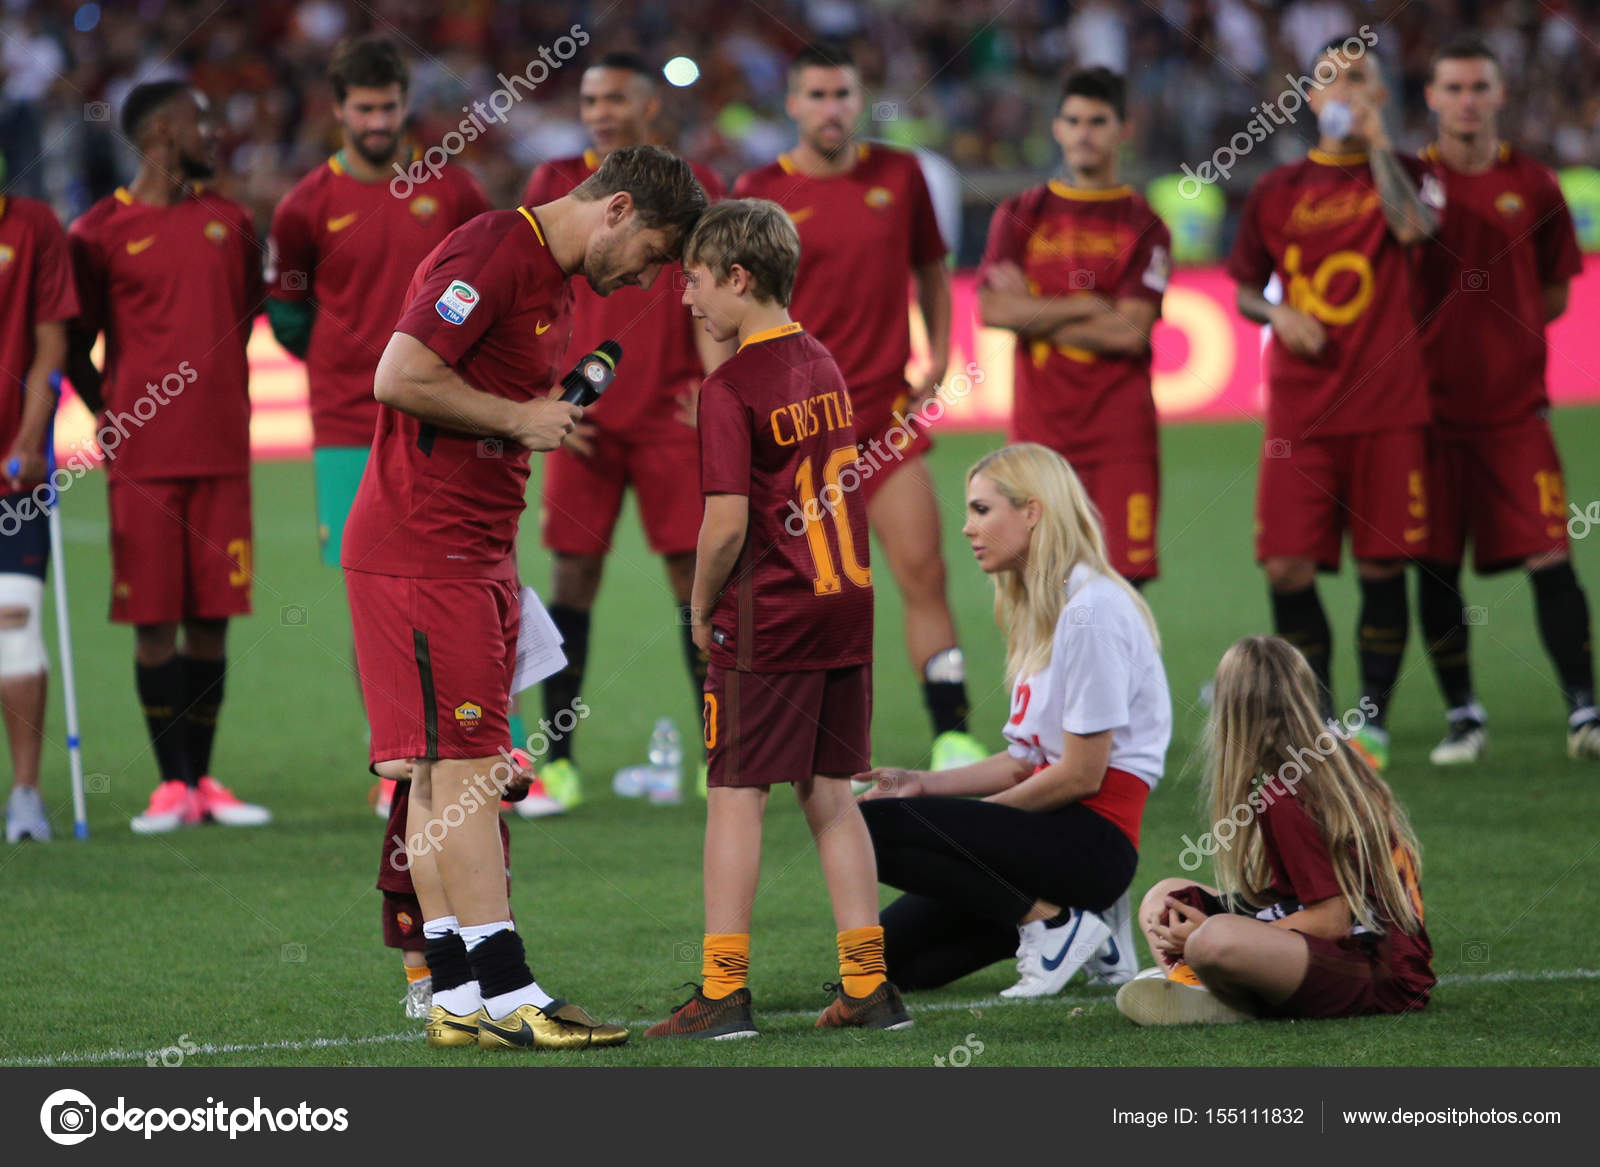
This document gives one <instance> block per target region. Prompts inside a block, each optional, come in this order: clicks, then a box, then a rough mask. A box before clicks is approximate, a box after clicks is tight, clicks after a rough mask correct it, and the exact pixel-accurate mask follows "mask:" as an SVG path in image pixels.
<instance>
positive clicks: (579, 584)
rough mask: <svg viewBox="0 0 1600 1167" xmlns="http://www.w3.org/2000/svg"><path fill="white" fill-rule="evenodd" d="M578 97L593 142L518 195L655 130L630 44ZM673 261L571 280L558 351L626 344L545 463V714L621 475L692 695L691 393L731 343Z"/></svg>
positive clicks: (595, 572) (567, 777)
mask: <svg viewBox="0 0 1600 1167" xmlns="http://www.w3.org/2000/svg"><path fill="white" fill-rule="evenodd" d="M578 108H579V114H580V116H581V117H582V118H583V124H584V126H585V128H587V129H588V131H589V136H590V139H591V140H592V141H593V143H594V145H593V147H592V148H591V149H588V150H585V151H584V152H583V153H582V154H580V155H577V156H576V157H572V158H557V159H553V160H552V161H549V162H546V163H543V164H542V165H540V166H539V168H538V169H536V170H535V171H534V172H533V174H532V176H531V177H529V179H528V186H527V189H526V190H525V191H524V192H523V195H522V201H523V203H524V204H525V205H527V206H537V205H538V204H540V203H545V202H549V201H551V200H552V199H557V198H560V197H561V196H562V195H564V194H566V193H568V192H569V191H571V190H572V188H573V187H575V186H577V185H578V184H579V183H581V182H583V181H584V180H585V179H586V178H588V177H589V175H591V174H593V173H594V172H595V170H596V169H598V168H599V166H600V164H601V162H602V161H603V160H604V159H605V158H606V156H607V155H608V154H610V153H611V151H613V150H617V149H621V148H625V147H628V146H639V145H644V144H645V143H647V142H649V141H651V140H652V139H653V138H654V137H655V132H654V127H655V123H656V119H657V118H658V117H659V116H660V113H661V98H660V96H659V95H658V93H657V89H656V81H655V74H654V72H653V70H651V68H650V67H649V66H648V65H646V64H645V63H644V61H643V60H642V59H640V58H639V57H637V56H635V55H634V54H632V53H607V54H606V55H605V56H603V57H601V58H600V60H599V61H598V62H597V63H595V64H594V65H591V66H590V67H589V68H588V69H585V70H584V73H583V79H582V81H581V82H580V87H579V96H578ZM689 166H690V168H691V169H692V170H693V171H694V174H695V177H696V178H697V179H698V180H699V182H700V185H701V187H702V188H704V190H705V192H706V197H707V198H708V199H710V200H712V201H715V200H716V199H718V198H721V197H722V183H721V181H720V180H719V179H718V178H717V176H716V175H715V174H714V173H713V172H712V171H710V170H708V169H706V168H705V167H703V166H698V165H696V164H695V163H693V162H691V163H690V164H689ZM678 272H679V269H678V266H677V265H676V264H673V265H672V266H671V267H670V268H668V269H667V270H666V271H664V272H663V273H662V274H661V278H660V279H658V280H657V281H656V282H655V284H654V285H653V286H652V287H651V288H650V289H649V290H647V291H643V290H635V289H625V290H623V291H621V292H618V293H617V294H616V295H613V296H599V295H596V294H595V293H594V291H593V290H592V289H590V288H587V287H585V286H583V285H582V284H581V283H580V284H577V285H574V287H573V309H572V312H573V325H572V344H571V346H570V348H569V349H568V359H569V360H577V359H578V358H580V357H582V356H583V354H585V353H588V352H592V351H593V350H594V348H595V346H596V345H598V344H599V343H600V342H601V341H603V340H615V341H617V342H619V343H620V344H621V345H622V349H623V352H625V353H626V354H627V358H626V360H625V361H624V362H623V364H622V366H621V367H620V368H619V369H618V370H617V376H616V379H615V380H614V381H612V383H611V385H610V386H609V387H608V388H607V389H606V392H605V396H603V397H602V398H601V399H600V400H599V401H598V402H596V403H595V404H594V405H593V406H592V407H591V408H589V409H587V410H585V411H584V415H583V421H582V422H581V423H579V424H578V425H577V426H576V427H575V428H574V430H573V433H572V435H571V436H570V437H568V439H567V440H566V442H564V443H563V444H562V445H561V447H560V448H559V449H557V450H556V451H554V452H553V453H552V454H551V455H550V457H549V459H548V460H547V461H546V463H545V475H544V495H543V499H542V500H541V501H542V505H543V511H542V513H541V523H540V530H541V534H542V536H543V539H544V545H545V547H546V548H548V549H549V550H550V552H551V553H552V557H553V560H554V566H553V574H554V578H553V580H552V581H551V597H550V601H551V602H550V617H551V619H553V620H554V621H555V623H556V627H557V628H559V629H560V630H561V634H562V637H563V644H562V648H563V650H564V651H565V652H566V654H567V665H566V668H564V669H562V670H561V672H559V673H557V674H556V675H555V676H553V677H550V678H549V679H548V680H546V681H545V683H544V713H545V716H546V717H547V718H554V717H555V716H556V714H558V713H559V712H560V711H561V710H563V709H567V708H570V707H571V705H572V702H573V701H574V699H576V698H577V696H578V693H579V690H580V689H581V688H582V686H583V673H584V668H585V665H586V663H587V661H588V656H589V613H590V611H591V610H592V609H593V607H594V602H595V596H596V595H597V594H598V593H599V591H600V577H601V573H602V572H603V571H604V569H605V562H606V555H607V553H608V552H609V551H610V550H611V533H612V531H613V530H614V529H615V528H616V525H617V516H618V515H619V514H620V513H621V511H622V497H623V494H624V493H625V492H626V491H627V489H628V487H629V486H630V485H631V486H632V487H633V488H634V490H635V492H636V493H637V496H638V500H639V517H640V518H641V519H642V520H643V522H644V529H645V535H646V537H647V538H648V539H649V541H650V547H651V550H653V551H655V552H656V553H658V554H659V555H661V556H662V557H663V558H664V559H665V560H666V565H667V579H668V582H669V585H670V586H671V589H672V596H673V602H674V603H676V604H677V605H678V613H679V615H678V624H679V626H680V628H681V631H682V634H683V650H684V654H685V657H686V659H687V661H688V665H689V679H690V682H691V683H692V685H693V686H694V693H695V700H696V701H698V700H699V699H700V691H701V689H702V688H703V686H704V683H705V676H706V670H705V657H704V654H702V653H701V652H700V650H699V649H697V648H695V646H694V642H693V640H692V639H691V638H690V629H689V621H688V619H687V618H686V617H687V615H688V610H689V587H690V585H691V584H692V583H693V582H694V547H695V539H696V537H697V536H698V534H699V531H700V510H701V503H700V490H699V483H698V475H699V446H698V443H697V441H696V437H695V431H694V393H695V389H696V387H697V386H698V385H699V382H700V378H701V377H702V376H703V375H704V373H705V372H706V371H707V370H709V369H713V368H715V367H716V366H717V365H719V364H721V363H722V361H723V360H725V359H726V358H727V357H728V356H729V355H730V354H731V353H732V349H731V347H730V348H725V347H724V346H721V345H718V344H716V343H715V342H714V341H712V340H711V338H710V337H709V336H708V335H707V334H706V333H705V332H704V331H703V330H700V329H696V328H693V327H692V324H693V321H692V320H690V318H689V316H688V314H687V313H686V312H684V310H683V308H682V306H681V305H680V304H679V303H678V297H679V295H680V294H681V292H682V287H681V280H680V278H679V275H678ZM575 736H576V731H574V732H573V733H568V734H563V735H561V736H560V738H559V740H557V741H555V742H553V743H552V744H551V746H550V752H549V754H548V755H547V760H546V761H545V763H544V764H543V765H542V766H540V768H539V777H540V779H541V780H542V782H543V784H544V788H545V790H546V791H547V792H549V793H550V794H551V795H552V796H553V797H555V798H556V799H558V800H559V801H560V802H561V804H562V805H564V806H567V807H572V806H576V805H577V804H578V803H579V802H580V801H581V800H582V797H583V785H582V779H581V777H580V776H579V772H578V770H577V768H576V766H575V765H574V763H573V761H572V749H573V739H574V737H575ZM536 806H537V803H532V802H528V801H524V802H521V803H519V804H518V805H517V811H518V813H519V814H523V815H525V816H531V814H532V812H533V810H534V809H535V808H536Z"/></svg>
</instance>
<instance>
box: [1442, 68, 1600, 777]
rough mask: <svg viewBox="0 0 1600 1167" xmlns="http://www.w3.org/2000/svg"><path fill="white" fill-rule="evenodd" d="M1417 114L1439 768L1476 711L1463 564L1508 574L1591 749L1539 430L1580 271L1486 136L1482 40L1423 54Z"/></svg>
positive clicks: (1533, 194)
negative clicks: (1557, 325)
mask: <svg viewBox="0 0 1600 1167" xmlns="http://www.w3.org/2000/svg"><path fill="white" fill-rule="evenodd" d="M1427 98H1428V107H1429V108H1430V109H1432V110H1433V112H1434V115H1435V116H1436V117H1437V118H1438V120H1439V136H1438V139H1437V141H1435V142H1434V144H1433V145H1431V146H1429V147H1428V148H1427V149H1426V150H1425V151H1423V159H1424V161H1426V163H1427V164H1428V167H1429V170H1430V172H1431V174H1432V175H1433V178H1434V179H1435V180H1436V181H1437V182H1438V183H1439V184H1440V185H1441V186H1442V187H1443V188H1444V192H1445V211H1444V214H1443V216H1442V222H1441V225H1440V229H1439V234H1438V237H1437V239H1436V245H1435V246H1432V247H1430V248H1429V252H1428V255H1427V262H1426V263H1424V264H1422V265H1421V266H1420V268H1419V271H1420V272H1421V278H1422V288H1423V294H1424V303H1425V304H1426V305H1427V307H1426V308H1425V310H1424V311H1425V327H1426V332H1425V334H1424V335H1425V346H1426V357H1427V364H1428V373H1429V377H1430V381H1429V384H1430V387H1431V389H1432V399H1433V423H1434V424H1433V430H1432V434H1431V442H1430V446H1429V479H1428V497H1429V502H1430V506H1431V508H1432V512H1433V513H1432V516H1431V518H1430V523H1431V525H1432V528H1433V536H1432V539H1431V540H1430V542H1429V546H1428V554H1427V560H1426V562H1424V563H1423V564H1422V565H1421V570H1420V571H1419V573H1418V590H1417V601H1418V608H1419V609H1420V616H1421V624H1422V630H1423V634H1424V635H1425V636H1426V637H1427V639H1428V652H1429V655H1430V656H1431V657H1432V660H1433V668H1434V672H1435V673H1436V674H1437V676H1438V679H1439V688H1440V690H1441V691H1442V693H1443V694H1444V699H1445V705H1446V707H1447V709H1448V712H1447V713H1446V715H1445V716H1446V720H1447V723H1448V728H1447V732H1446V734H1445V737H1444V740H1443V741H1441V742H1440V743H1439V745H1438V746H1437V747H1436V748H1435V749H1434V750H1433V752H1432V754H1430V755H1429V756H1430V758H1431V759H1432V761H1433V762H1434V764H1436V765H1451V764H1455V763H1461V762H1472V761H1476V760H1477V759H1478V758H1479V757H1480V756H1481V755H1482V753H1483V751H1484V748H1485V746H1486V745H1487V741H1488V739H1487V731H1486V730H1485V728H1484V725H1485V720H1486V716H1487V715H1486V714H1485V713H1484V709H1483V706H1482V705H1481V704H1479V702H1478V701H1477V698H1476V696H1475V695H1474V693H1473V688H1472V673H1471V671H1470V667H1469V663H1468V657H1467V625H1466V623H1465V622H1464V621H1463V619H1462V616H1463V611H1464V608H1465V604H1464V601H1463V600H1462V598H1461V560H1462V555H1463V551H1464V547H1465V543H1466V540H1467V536H1468V534H1469V533H1470V534H1471V537H1472V546H1473V559H1474V561H1475V564H1476V566H1477V569H1478V571H1479V572H1494V571H1504V570H1508V569H1510V568H1514V567H1521V568H1523V569H1524V570H1526V571H1527V572H1528V578H1529V579H1530V580H1532V581H1533V596H1534V607H1535V610H1536V612H1537V614H1538V620H1539V634H1540V636H1541V637H1542V638H1543V640H1544V646H1545V650H1546V651H1547V652H1548V653H1549V654H1550V658H1551V660H1552V661H1553V662H1554V663H1555V666H1556V676H1557V677H1558V679H1559V681H1560V684H1561V689H1562V692H1563V694H1564V695H1565V697H1566V699H1567V713H1568V721H1567V753H1568V754H1569V755H1571V756H1572V757H1574V758H1590V759H1594V758H1600V715H1597V713H1596V711H1595V699H1594V661H1593V657H1592V654H1591V647H1590V640H1591V627H1590V623H1589V602H1588V599H1587V597H1586V596H1585V595H1584V591H1583V587H1582V586H1581V585H1580V584H1579V582H1578V577H1577V575H1576V574H1575V573H1574V572H1573V570H1572V557H1571V553H1570V551H1569V549H1568V546H1567V496H1566V491H1565V489H1564V488H1563V485H1562V477H1561V458H1560V455H1558V454H1557V452H1556V445H1555V438H1554V436H1553V435H1552V434H1551V432H1550V422H1549V420H1548V412H1549V408H1550V400H1549V397H1548V395H1547V394H1546V392H1545V382H1544V371H1545V328H1546V326H1547V325H1548V324H1549V323H1550V321H1552V320H1554V319H1556V317H1558V316H1560V315H1561V314H1562V313H1563V312H1564V311H1566V307H1567V288H1568V284H1569V282H1570V281H1571V279H1572V277H1573V276H1575V275H1577V274H1578V273H1579V272H1580V271H1582V269H1583V260H1582V257H1581V256H1580V255H1579V254H1578V243H1577V238H1576V236H1575V233H1574V231H1573V226H1572V216H1571V214H1570V213H1569V212H1568V210H1567V204H1566V201H1565V200H1564V199H1563V198H1562V196H1561V188H1560V187H1559V186H1557V185H1556V180H1555V176H1554V175H1552V174H1551V173H1550V172H1549V171H1548V170H1546V169H1545V168H1544V167H1543V166H1540V165H1539V164H1538V163H1536V162H1534V161H1533V160H1532V159H1531V158H1529V157H1528V156H1527V155H1525V154H1522V153H1521V152H1519V151H1517V150H1514V149H1512V148H1511V146H1510V145H1509V144H1507V143H1506V142H1505V141H1503V140H1502V139H1501V138H1500V136H1499V130H1498V125H1497V122H1498V114H1499V110H1500V107H1501V105H1502V104H1503V103H1504V101H1505V87H1504V85H1503V84H1502V82H1501V78H1500V66H1499V64H1498V63H1497V61H1496V60H1495V57H1494V54H1493V52H1491V51H1490V49H1489V47H1488V46H1487V45H1486V44H1484V43H1483V42H1482V41H1480V40H1476V39H1472V38H1468V39H1463V40H1457V41H1454V42H1452V43H1451V44H1449V45H1447V46H1446V47H1445V48H1443V49H1442V50H1440V52H1439V53H1438V54H1437V55H1436V56H1435V57H1434V60H1433V74H1432V78H1431V81H1430V83H1429V85H1428V87H1427Z"/></svg>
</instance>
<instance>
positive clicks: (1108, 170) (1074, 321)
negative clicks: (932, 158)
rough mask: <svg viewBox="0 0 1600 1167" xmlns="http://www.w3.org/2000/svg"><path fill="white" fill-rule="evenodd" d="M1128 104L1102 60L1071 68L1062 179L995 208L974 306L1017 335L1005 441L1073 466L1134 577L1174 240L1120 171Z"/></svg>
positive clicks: (1058, 126)
mask: <svg viewBox="0 0 1600 1167" xmlns="http://www.w3.org/2000/svg"><path fill="white" fill-rule="evenodd" d="M1126 111H1127V104H1126V97H1125V89H1124V85H1123V80H1122V78H1121V77H1119V76H1118V75H1117V74H1115V73H1113V72H1111V70H1109V69H1105V68H1093V69H1080V70H1078V71H1077V72H1075V73H1073V74H1071V75H1070V76H1069V77H1068V78H1067V80H1066V84H1065V85H1064V86H1063V87H1062V91H1061V99H1060V101H1059V102H1058V103H1057V111H1056V117H1055V121H1054V123H1053V125H1052V129H1053V131H1054V133H1055V137H1056V141H1057V143H1058V144H1059V145H1060V146H1061V153H1062V158H1063V160H1064V162H1065V166H1066V174H1067V177H1066V179H1064V180H1063V179H1051V180H1050V181H1049V182H1048V183H1046V184H1045V185H1043V186H1036V187H1034V188H1032V189H1031V190H1027V191H1024V192H1023V193H1021V194H1019V195H1016V196H1014V197H1012V198H1009V199H1007V200H1006V201H1005V202H1003V203H1001V204H1000V207H999V209H998V210H997V211H996V212H995V215H994V218H993V219H991V220H990V221H989V245H988V247H987V248H986V249H985V251H984V257H983V258H984V263H983V267H982V269H981V271H980V273H979V288H978V305H979V311H980V312H981V313H982V316H983V322H984V323H985V324H987V325H989V326H991V327H996V328H1006V329H1010V330H1011V331H1012V332H1015V333H1016V334H1017V356H1016V382H1015V384H1016V390H1015V393H1014V396H1013V401H1012V407H1011V438H1012V440H1013V441H1018V442H1038V443H1039V444H1040V445H1044V446H1048V447H1049V448H1050V449H1052V450H1055V451H1056V452H1057V453H1058V454H1060V455H1062V456H1063V457H1064V458H1066V459H1067V461H1068V462H1070V463H1072V468H1073V470H1074V471H1076V472H1077V475H1078V478H1079V480H1080V481H1082V483H1083V486H1084V489H1085V490H1087V491H1088V492H1089V498H1090V500H1091V501H1092V502H1093V503H1094V505H1095V508H1096V509H1097V510H1098V511H1099V512H1100V522H1101V524H1102V526H1103V527H1104V528H1105V535H1106V546H1107V550H1108V551H1109V552H1110V556H1111V566H1112V567H1114V568H1116V570H1117V574H1119V575H1121V576H1122V577H1123V578H1124V579H1126V580H1127V581H1128V582H1129V583H1131V584H1133V585H1134V586H1135V587H1140V586H1142V585H1143V584H1144V583H1146V582H1148V581H1149V580H1152V579H1154V578H1155V577H1156V574H1157V567H1158V564H1157V561H1156V514H1157V508H1158V506H1159V503H1160V497H1161V468H1160V462H1159V456H1158V450H1157V438H1156V403H1155V397H1154V396H1153V395H1152V393H1151V390H1150V360H1151V355H1150V330H1151V328H1153V327H1154V326H1155V322H1156V318H1157V317H1158V316H1160V315H1161V297H1162V294H1163V293H1164V292H1165V291H1166V288H1167V276H1168V272H1169V271H1170V269H1171V256H1172V237H1171V235H1170V234H1169V233H1168V231H1167V228H1166V226H1165V225H1164V224H1163V223H1162V222H1161V220H1160V219H1158V218H1156V216H1155V213H1154V212H1153V211H1151V210H1150V206H1149V204H1148V203H1146V202H1145V201H1144V199H1143V198H1141V197H1140V196H1139V195H1137V194H1135V193H1134V191H1133V189H1132V188H1131V187H1128V186H1125V185H1123V183H1122V182H1121V180H1120V179H1119V178H1118V176H1117V150H1118V148H1119V147H1120V146H1121V145H1122V143H1123V142H1125V141H1126V140H1127V138H1128V133H1129V128H1128V125H1127V122H1126V120H1125V118H1126Z"/></svg>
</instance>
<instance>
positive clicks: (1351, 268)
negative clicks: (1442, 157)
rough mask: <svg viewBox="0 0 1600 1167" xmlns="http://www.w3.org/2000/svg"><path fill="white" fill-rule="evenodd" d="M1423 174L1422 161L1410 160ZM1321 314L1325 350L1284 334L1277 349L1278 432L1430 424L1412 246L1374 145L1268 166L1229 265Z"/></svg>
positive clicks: (1271, 393) (1271, 406)
mask: <svg viewBox="0 0 1600 1167" xmlns="http://www.w3.org/2000/svg"><path fill="white" fill-rule="evenodd" d="M1401 162H1402V164H1404V165H1405V166H1406V168H1407V169H1408V170H1409V171H1410V172H1411V174H1412V176H1413V177H1414V178H1420V176H1421V173H1422V164H1421V163H1420V162H1417V161H1416V160H1415V159H1405V158H1402V159H1401ZM1274 272H1276V273H1277V275H1278V278H1279V280H1280V281H1282V283H1283V287H1284V299H1285V301H1286V302H1287V303H1289V304H1290V305H1292V306H1294V307H1296V308H1299V309H1301V310H1302V311H1304V312H1306V313H1307V314H1308V315H1310V316H1312V317H1314V318H1315V319H1316V320H1317V321H1318V322H1320V323H1321V325H1322V327H1323V328H1324V329H1325V330H1326V331H1327V334H1328V340H1327V344H1326V345H1325V346H1324V347H1323V350H1322V353H1321V355H1319V356H1318V357H1317V358H1316V359H1314V360H1303V359H1302V358H1300V357H1297V356H1295V355H1294V354H1293V353H1291V352H1290V351H1289V350H1288V349H1287V348H1285V347H1284V345H1283V343H1282V342H1281V341H1280V340H1278V338H1277V337H1276V336H1274V337H1273V338H1272V343H1271V344H1270V346H1269V347H1268V351H1267V360H1266V382H1267V435H1268V436H1269V437H1274V438H1316V437H1328V436H1330V435H1333V434H1356V433H1368V432H1370V431H1372V430H1382V429H1397V428H1400V427H1403V426H1412V425H1422V424H1425V423H1426V422H1427V420H1428V389H1427V379H1426V374H1425V373H1424V371H1423V367H1422V345H1421V342H1420V338H1419V336H1418V334H1417V323H1416V313H1415V307H1416V301H1415V300H1414V298H1413V293H1414V284H1413V283H1412V271H1411V262H1410V257H1409V256H1408V255H1407V253H1406V248H1405V247H1404V246H1403V245H1402V244H1401V243H1399V241H1397V240H1396V239H1395V237H1394V235H1393V234H1392V233H1391V232H1390V230H1389V225H1388V223H1387V222H1386V221H1385V219H1384V217H1383V204H1382V200H1381V199H1380V198H1379V197H1378V189H1377V186H1376V184H1375V183H1374V182H1373V179H1372V171H1371V170H1370V169H1369V168H1368V166H1367V156H1366V155H1365V154H1327V153H1324V152H1323V151H1321V150H1313V151H1311V154H1310V156H1309V157H1308V158H1306V159H1305V160H1303V161H1301V162H1291V163H1289V164H1287V165H1285V166H1280V167H1278V168H1277V169H1275V170H1273V171H1271V172H1269V173H1268V174H1267V175H1265V176H1264V177H1263V178H1262V179H1261V181H1260V182H1258V183H1256V186H1255V189H1254V190H1252V191H1251V192H1250V197H1249V198H1248V199H1247V200H1246V201H1245V205H1244V212H1243V214H1242V216H1241V217H1240V221H1239V233H1238V235H1237V236H1236V237H1235V239H1234V243H1233V254H1232V255H1230V256H1229V257H1228V274H1229V275H1230V276H1232V277H1233V278H1234V279H1235V280H1237V281H1238V282H1239V283H1241V284H1244V285H1245V286H1247V287H1250V288H1256V289H1260V288H1263V287H1265V286H1266V284H1267V280H1268V278H1269V277H1271V276H1272V274H1273V273H1274Z"/></svg>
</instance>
